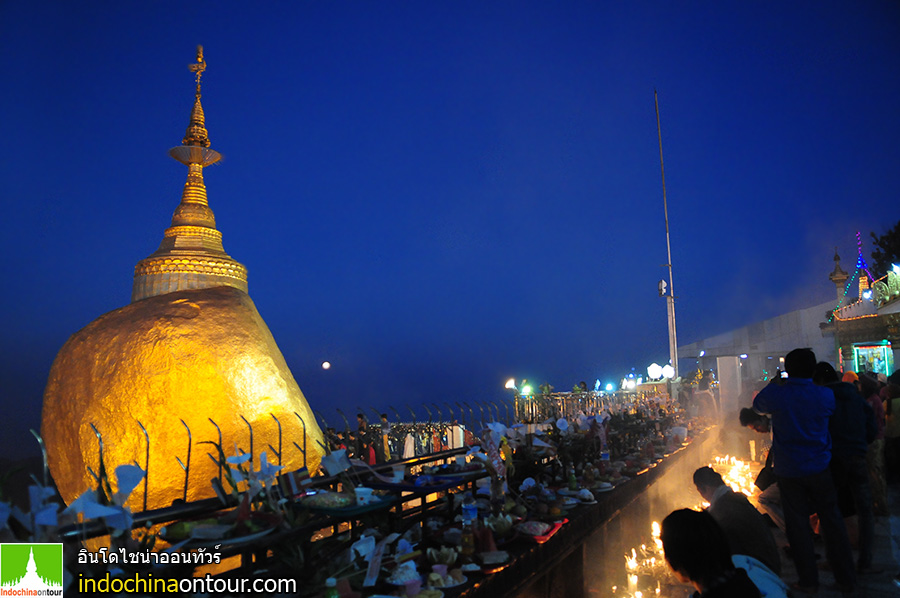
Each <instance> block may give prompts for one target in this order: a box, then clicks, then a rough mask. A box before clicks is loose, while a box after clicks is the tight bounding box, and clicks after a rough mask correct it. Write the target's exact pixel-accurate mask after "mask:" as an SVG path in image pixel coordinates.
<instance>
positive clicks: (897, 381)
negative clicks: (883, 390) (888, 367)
mask: <svg viewBox="0 0 900 598" xmlns="http://www.w3.org/2000/svg"><path fill="white" fill-rule="evenodd" d="M887 382H888V384H893V385H894V386H900V369H897V370H894V373H893V374H891V375H890V376H888V377H887Z"/></svg>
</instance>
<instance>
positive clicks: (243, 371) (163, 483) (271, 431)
mask: <svg viewBox="0 0 900 598" xmlns="http://www.w3.org/2000/svg"><path fill="white" fill-rule="evenodd" d="M190 68H191V70H192V71H194V72H195V73H196V85H197V90H196V98H195V101H194V106H193V109H192V110H191V118H190V124H189V125H188V129H187V134H186V135H185V137H184V140H183V143H182V145H181V146H179V147H175V148H173V149H172V150H170V152H169V153H170V155H171V156H172V157H173V158H175V159H176V160H178V161H179V162H181V163H183V164H185V165H187V167H188V177H187V183H186V184H185V186H184V191H183V193H182V196H181V203H180V204H179V205H178V207H177V208H176V210H175V214H174V215H173V216H172V225H171V226H170V227H169V228H167V229H166V231H165V233H164V236H163V240H162V243H160V246H159V249H157V250H156V251H155V252H154V253H153V254H152V255H150V256H149V257H147V258H146V259H143V260H141V261H140V262H138V264H137V266H136V267H135V272H134V284H133V287H132V303H131V304H130V305H127V306H125V307H122V308H120V309H117V310H115V311H112V312H109V313H107V314H104V315H102V316H100V317H99V318H97V319H96V320H94V321H93V322H91V323H90V324H88V325H87V326H86V327H84V328H83V329H82V330H80V331H78V332H76V333H75V334H74V335H72V337H71V338H70V339H69V340H68V341H67V342H66V344H65V345H64V346H63V348H62V349H61V350H60V352H59V354H58V355H57V357H56V360H55V361H54V363H53V366H52V368H51V370H50V377H49V380H48V382H47V388H46V390H45V391H44V405H43V413H42V422H41V433H42V435H43V437H44V442H45V445H46V447H47V453H48V460H49V464H50V471H51V473H52V474H53V478H54V480H55V481H56V484H57V486H58V488H59V491H60V493H61V494H62V496H63V498H64V499H65V500H66V501H67V502H69V501H71V500H72V499H74V498H75V497H76V496H78V495H79V494H80V493H81V492H83V491H84V490H86V489H87V488H89V487H94V486H96V483H95V482H94V480H93V478H92V476H91V474H90V473H89V471H88V468H91V469H92V470H93V471H94V472H96V471H97V470H98V465H99V445H100V442H99V439H98V436H97V433H99V435H100V437H101V438H102V442H103V456H104V464H105V466H106V468H107V470H109V471H112V470H113V468H114V467H115V466H117V465H120V464H124V463H137V464H138V465H139V466H141V467H145V468H147V470H148V476H147V488H146V489H147V504H146V507H147V508H150V509H152V508H157V507H163V506H168V505H169V504H171V503H172V501H173V500H175V499H180V498H182V497H183V496H185V494H186V496H187V499H188V500H194V499H198V498H204V497H208V496H212V495H213V489H212V486H211V484H210V480H211V479H212V478H214V477H217V476H218V474H219V470H218V467H217V466H216V465H215V464H214V463H213V461H212V460H211V459H210V458H209V457H207V455H206V453H212V454H213V455H215V453H216V451H215V450H214V448H213V447H212V446H211V445H209V444H201V443H202V442H203V441H215V442H218V441H219V439H220V436H219V434H220V433H221V440H222V445H223V447H224V449H225V452H226V455H229V456H230V455H232V454H234V453H235V447H238V448H239V449H240V450H242V451H244V452H250V451H251V443H252V452H253V457H254V463H258V458H259V454H260V452H262V451H264V450H265V451H267V453H268V455H267V456H268V459H269V461H270V462H277V457H276V456H275V454H274V452H273V450H272V449H270V448H268V447H269V446H271V447H273V448H274V449H278V447H279V425H280V428H281V434H282V438H281V444H280V446H281V454H282V464H283V465H284V466H285V470H286V471H290V470H293V469H298V468H300V467H302V466H303V465H304V456H303V453H302V452H301V451H300V450H298V449H297V448H296V446H295V445H294V443H295V442H296V445H297V446H300V447H305V448H306V451H307V455H306V459H305V463H306V465H307V467H308V468H309V470H310V471H311V472H314V471H315V470H316V469H317V468H318V464H319V460H320V457H321V448H320V446H319V442H321V441H322V432H321V430H320V429H319V428H318V426H317V425H316V423H315V418H314V417H313V414H312V411H311V409H310V407H309V404H308V403H307V402H306V399H305V398H304V396H303V393H302V392H301V391H300V388H299V387H298V386H297V383H296V382H295V381H294V377H293V375H292V374H291V372H290V370H289V369H288V366H287V364H286V363H285V361H284V357H283V356H282V355H281V351H279V349H278V346H277V345H276V344H275V339H274V338H273V337H272V334H271V332H269V329H268V328H267V327H266V324H265V322H264V321H263V319H262V317H261V316H260V315H259V312H257V310H256V306H255V305H254V304H253V301H252V300H251V299H250V296H249V295H248V294H247V270H246V268H245V267H244V266H243V265H241V264H240V263H238V262H237V261H235V260H233V259H232V258H231V257H230V256H229V255H228V254H226V253H225V250H224V249H223V246H222V233H220V232H219V231H218V230H217V229H216V223H215V217H214V216H213V212H212V210H211V209H210V208H209V204H208V202H207V197H206V187H205V185H204V182H203V168H204V167H205V166H208V165H210V164H214V163H215V162H217V161H218V160H220V159H221V155H220V154H219V153H218V152H216V151H214V150H212V149H210V148H209V145H210V143H209V137H208V134H207V131H206V125H205V118H204V114H203V107H202V106H201V104H200V76H201V74H202V73H203V71H204V70H205V68H206V63H205V61H204V59H203V52H202V48H198V52H197V63H195V64H192V65H190ZM142 426H143V429H142ZM95 428H96V431H97V432H96V433H95V431H94V429H95ZM144 430H146V433H145V431H144ZM251 431H252V432H251ZM251 433H252V438H251ZM304 433H305V438H304ZM148 439H149V442H148ZM148 461H149V463H148ZM186 468H187V471H188V472H189V474H187V475H186V473H185V471H186ZM186 477H187V484H185V479H186ZM185 487H186V488H187V490H185ZM143 501H144V484H141V485H139V486H138V488H137V489H136V490H135V492H134V494H133V495H132V497H131V499H130V501H129V504H130V506H132V508H133V509H135V510H139V509H142V508H143V507H144V504H143Z"/></svg>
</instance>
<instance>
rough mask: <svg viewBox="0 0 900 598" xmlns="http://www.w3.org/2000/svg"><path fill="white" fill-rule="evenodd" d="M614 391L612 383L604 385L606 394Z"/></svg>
mask: <svg viewBox="0 0 900 598" xmlns="http://www.w3.org/2000/svg"><path fill="white" fill-rule="evenodd" d="M615 389H616V386H615V385H614V384H612V383H609V384H607V385H606V392H612V391H614V390H615Z"/></svg>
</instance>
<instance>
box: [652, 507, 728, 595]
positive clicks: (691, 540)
mask: <svg viewBox="0 0 900 598" xmlns="http://www.w3.org/2000/svg"><path fill="white" fill-rule="evenodd" d="M660 539H661V540H662V544H663V551H664V552H665V555H666V561H667V562H668V563H669V566H670V567H671V568H672V570H673V571H674V572H675V575H676V577H678V578H679V579H680V580H681V581H683V582H687V581H691V582H693V583H694V585H695V586H700V585H707V584H709V583H710V582H711V581H713V580H714V579H715V578H717V577H718V576H720V575H721V574H722V573H724V572H725V571H730V570H732V569H733V568H734V565H733V564H732V563H731V550H730V549H729V548H728V542H727V540H726V539H725V534H723V533H722V530H721V529H720V528H719V525H718V524H717V523H716V522H715V520H714V519H713V518H712V515H710V514H709V513H707V512H706V511H694V510H691V509H679V510H677V511H673V512H672V513H670V514H669V516H668V517H666V518H665V519H663V522H662V533H661V534H660ZM698 589H699V588H698Z"/></svg>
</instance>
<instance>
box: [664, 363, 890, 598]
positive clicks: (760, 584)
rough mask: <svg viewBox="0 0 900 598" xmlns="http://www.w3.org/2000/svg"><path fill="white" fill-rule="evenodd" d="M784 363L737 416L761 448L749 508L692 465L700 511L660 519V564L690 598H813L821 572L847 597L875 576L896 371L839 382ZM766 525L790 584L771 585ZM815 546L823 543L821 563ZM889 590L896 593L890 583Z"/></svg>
mask: <svg viewBox="0 0 900 598" xmlns="http://www.w3.org/2000/svg"><path fill="white" fill-rule="evenodd" d="M784 366H785V370H786V373H787V377H781V376H776V377H775V379H773V380H772V381H771V383H769V384H768V385H767V386H765V387H764V388H762V389H761V390H760V391H759V392H758V393H757V394H756V396H755V397H754V398H753V403H752V407H747V408H744V409H742V410H741V414H740V422H741V425H743V426H745V427H748V428H750V429H752V430H754V431H756V432H759V433H760V434H763V435H764V437H765V438H766V439H767V440H769V439H770V440H771V444H770V447H771V448H770V450H769V451H768V456H767V458H766V466H765V468H764V470H763V473H764V474H766V475H760V477H759V478H758V480H757V485H758V486H760V488H761V489H762V490H763V493H762V494H760V495H759V496H758V503H759V509H760V510H757V508H756V507H754V506H753V505H752V504H751V503H750V502H749V501H748V500H747V498H746V497H745V496H744V495H743V494H741V493H736V492H733V491H732V490H731V489H730V488H729V487H728V486H727V485H726V484H725V483H724V481H723V480H722V477H721V476H720V475H719V474H718V473H716V472H715V471H714V470H713V469H711V468H709V467H702V468H700V469H698V470H697V471H696V472H695V473H694V485H695V486H696V488H697V491H698V492H699V493H700V495H701V496H702V497H703V498H704V500H706V501H707V502H708V503H709V507H708V508H707V509H706V510H705V511H703V512H697V511H692V510H689V509H682V510H679V511H675V512H673V513H671V514H670V515H669V516H668V517H666V518H665V519H664V520H663V523H662V535H661V539H662V542H663V549H664V552H665V556H666V560H667V561H668V563H669V566H670V567H671V569H672V570H673V572H674V573H675V575H676V577H678V578H679V579H680V580H681V581H684V582H687V583H690V584H692V585H693V586H694V587H695V588H696V590H697V593H696V594H694V596H695V597H700V598H713V597H716V596H733V597H744V596H753V597H756V596H767V597H772V596H787V595H794V596H797V595H815V594H816V593H817V592H818V590H819V584H820V580H819V571H820V568H825V569H827V570H830V571H831V573H832V575H833V576H834V587H835V588H836V589H837V590H839V591H840V592H842V594H844V595H847V596H854V595H857V594H856V592H857V588H858V580H859V578H860V577H861V576H866V575H875V574H879V573H882V572H883V571H882V570H881V569H879V568H878V566H877V564H876V563H875V562H874V554H873V543H874V528H875V518H876V517H878V516H884V515H887V514H888V498H887V485H888V483H891V482H895V481H898V480H897V479H896V478H897V476H900V454H898V450H900V370H898V371H897V372H894V374H892V375H891V376H890V377H887V378H884V377H883V378H882V379H880V380H879V378H878V377H876V376H875V375H871V374H868V373H859V374H857V373H855V372H846V373H844V374H843V375H839V374H838V372H837V371H836V370H835V369H834V367H833V366H832V365H831V364H829V363H826V362H817V360H816V356H815V354H814V353H813V351H811V350H810V349H795V350H793V351H791V352H790V353H788V354H787V355H786V356H785V360H784ZM763 444H764V445H765V444H769V443H768V442H764V443H763ZM770 474H771V475H770ZM766 478H770V481H766ZM764 514H765V515H768V516H769V519H770V520H771V522H772V523H771V525H770V523H769V521H767V520H766V518H765V517H764ZM775 525H777V526H778V527H781V528H782V529H783V530H784V532H785V535H786V536H787V540H788V544H789V545H788V546H787V547H785V553H786V554H787V555H788V557H789V558H791V559H792V560H793V562H794V565H795V568H796V571H797V576H798V579H797V581H796V582H793V583H792V584H790V586H788V585H786V584H785V583H784V581H782V579H781V577H780V575H781V573H782V565H781V554H780V552H779V550H778V548H777V545H776V543H775V539H774V536H773V534H772V531H771V529H772V526H775ZM817 539H820V540H821V542H822V543H823V544H824V547H825V558H826V562H827V564H823V565H821V566H820V565H819V564H817V562H816V560H817V558H818V555H817V554H816V552H815V542H816V541H817ZM729 555H730V558H729ZM894 583H895V584H896V585H897V586H900V575H898V576H896V577H895V578H894Z"/></svg>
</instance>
